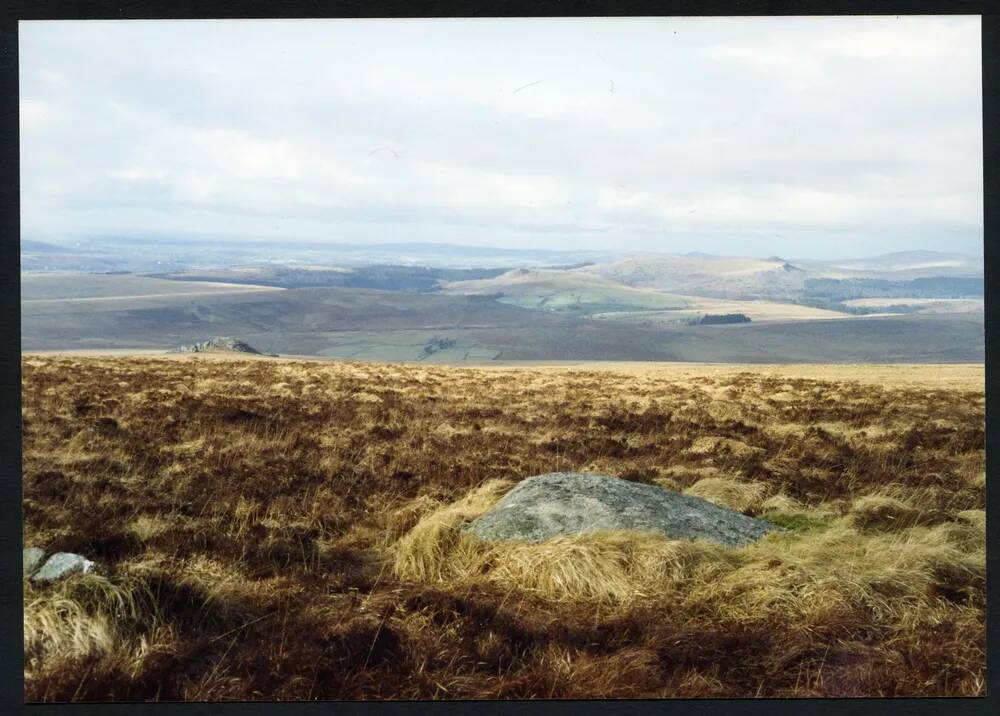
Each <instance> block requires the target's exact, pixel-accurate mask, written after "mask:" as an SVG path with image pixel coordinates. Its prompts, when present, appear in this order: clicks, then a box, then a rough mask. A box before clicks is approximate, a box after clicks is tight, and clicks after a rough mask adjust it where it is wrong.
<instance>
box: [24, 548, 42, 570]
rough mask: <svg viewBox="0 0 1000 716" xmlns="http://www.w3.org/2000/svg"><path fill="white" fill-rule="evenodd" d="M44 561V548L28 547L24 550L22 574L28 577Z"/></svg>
mask: <svg viewBox="0 0 1000 716" xmlns="http://www.w3.org/2000/svg"><path fill="white" fill-rule="evenodd" d="M44 561H45V550H44V549H42V548H41V547H28V549H26V550H24V576H25V577H30V576H31V575H32V574H34V573H35V570H37V569H38V568H39V567H41V566H42V562H44Z"/></svg>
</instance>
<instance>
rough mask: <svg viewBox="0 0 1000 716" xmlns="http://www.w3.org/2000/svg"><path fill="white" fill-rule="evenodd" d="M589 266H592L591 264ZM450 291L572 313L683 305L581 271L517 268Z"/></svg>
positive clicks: (446, 288) (445, 288)
mask: <svg viewBox="0 0 1000 716" xmlns="http://www.w3.org/2000/svg"><path fill="white" fill-rule="evenodd" d="M588 268H589V267H588ZM442 290H443V291H444V292H445V293H450V294H463V295H484V296H490V297H492V298H495V299H496V300H497V301H500V302H501V303H510V304H513V305H516V306H523V307H524V308H536V309H543V310H550V311H564V312H572V313H597V312H607V311H630V310H665V309H674V308H684V307H685V306H686V305H687V303H686V302H685V301H684V300H683V299H681V298H678V297H676V296H671V295H670V294H666V293H662V292H660V291H653V290H649V289H638V288H632V287H630V286H625V285H622V284H621V283H616V282H615V281H612V280H609V279H606V278H603V277H602V276H598V275H594V274H591V273H588V272H586V271H582V270H558V269H525V268H521V269H515V270H513V271H507V272H506V273H503V274H501V275H499V276H496V277H495V278H490V279H482V280H478V281H452V282H449V283H446V284H444V285H443V287H442Z"/></svg>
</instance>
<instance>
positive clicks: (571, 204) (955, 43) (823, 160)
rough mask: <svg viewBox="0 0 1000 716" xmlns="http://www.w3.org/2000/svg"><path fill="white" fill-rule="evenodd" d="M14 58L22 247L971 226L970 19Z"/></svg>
mask: <svg viewBox="0 0 1000 716" xmlns="http://www.w3.org/2000/svg"><path fill="white" fill-rule="evenodd" d="M20 48H21V58H20V60H21V63H20V72H21V104H20V106H21V128H22V132H21V141H22V146H21V157H22V166H21V175H22V176H21V190H22V226H23V227H24V230H25V232H37V233H39V234H42V233H45V234H60V235H63V234H76V235H81V234H83V233H86V232H87V231H114V232H115V233H125V232H131V233H134V234H135V235H137V236H141V235H142V234H143V233H146V232H149V231H151V230H153V229H154V228H162V227H170V230H173V231H197V232H203V233H205V232H207V233H211V232H212V231H214V230H218V231H220V232H229V231H231V230H233V227H237V226H246V227H250V228H249V230H252V231H255V232H258V233H259V232H269V231H271V232H275V233H274V235H273V238H274V239H275V240H280V238H282V237H283V236H287V235H289V234H288V232H289V231H292V230H294V231H295V232H298V234H299V235H301V236H315V237H327V236H329V233H330V230H331V228H330V227H331V221H335V222H336V226H337V227H338V231H350V232H353V233H352V235H350V236H340V238H341V239H342V240H355V239H357V240H369V238H377V239H378V240H382V241H385V240H394V239H395V238H401V239H405V240H411V239H417V240H438V239H442V238H445V237H451V238H452V240H454V237H458V240H460V241H462V242H465V243H497V242H501V243H509V244H512V245H523V246H537V245H541V244H544V243H547V244H549V245H552V246H573V247H579V246H583V245H588V246H593V247H597V246H601V245H602V244H606V243H607V242H609V241H615V242H618V245H619V246H626V247H627V246H633V247H635V248H637V249H642V248H648V247H650V246H651V245H652V244H651V243H650V242H655V243H656V245H659V244H660V243H662V238H661V237H663V236H668V237H671V238H670V241H669V242H668V243H670V245H671V247H672V248H673V249H676V250H693V249H698V250H705V251H712V250H725V247H728V246H731V245H732V237H733V236H737V235H742V236H743V237H744V238H745V239H746V240H747V241H748V242H749V243H748V244H747V246H746V249H745V250H746V251H747V252H750V253H759V254H763V255H768V254H772V253H775V251H774V250H772V247H771V246H769V245H768V244H767V239H766V238H754V237H755V236H758V235H759V236H765V235H767V236H773V234H774V232H773V229H775V227H778V228H780V229H781V230H782V231H785V232H787V233H795V231H799V232H800V235H801V236H802V237H804V238H803V239H802V240H803V241H808V242H813V244H811V245H806V246H804V247H803V249H802V251H800V252H799V254H800V255H807V254H810V253H814V254H824V255H826V254H837V253H843V252H844V251H848V250H850V251H853V250H854V248H853V247H855V246H857V245H858V242H857V236H858V232H867V233H866V241H865V243H864V244H863V245H864V246H865V248H866V250H867V249H870V250H871V251H879V250H894V249H897V248H917V247H919V248H933V247H934V246H938V245H939V246H941V247H946V248H954V247H956V246H961V247H963V248H964V249H965V250H971V249H974V248H975V244H976V242H977V241H978V240H979V237H980V235H981V226H982V128H981V124H980V123H981V120H980V117H981V98H980V96H979V92H980V80H981V77H980V67H979V23H978V18H969V17H950V18H948V17H908V18H903V19H901V20H896V19H895V18H894V17H884V18H880V17H859V18H852V17H837V18H742V19H741V18H719V19H711V18H702V19H694V18H666V19H645V18H630V19H618V20H616V19H604V20H600V19H568V20H556V19H539V20H517V19H512V20H468V21H463V20H452V21H430V20H426V21H409V20H401V21H280V22H257V21H240V22H221V21H220V22H209V21H198V22H180V21H176V22H139V21H130V22H128V23H124V22H86V23H73V22H60V23H43V22H35V23H22V25H21V42H20ZM651 237H656V238H655V239H653V238H651ZM691 237H695V238H691ZM915 241H919V242H922V243H920V245H919V246H916V245H913V242H915ZM838 242H842V243H843V246H840V245H839V244H838ZM852 242H853V243H852ZM907 242H909V243H907Z"/></svg>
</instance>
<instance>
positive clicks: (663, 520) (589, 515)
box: [465, 472, 781, 546]
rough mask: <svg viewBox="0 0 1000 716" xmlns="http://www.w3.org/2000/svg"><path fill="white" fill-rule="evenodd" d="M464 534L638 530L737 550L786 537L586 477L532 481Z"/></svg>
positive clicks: (767, 526)
mask: <svg viewBox="0 0 1000 716" xmlns="http://www.w3.org/2000/svg"><path fill="white" fill-rule="evenodd" d="M465 529H467V530H468V531H469V532H470V533H472V534H474V535H476V536H477V537H479V538H480V539H484V540H487V541H491V542H495V541H507V540H522V541H528V542H539V541H542V540H546V539H549V538H550V537H555V536H556V535H567V534H576V533H579V532H593V531H597V530H636V531H641V532H658V533H660V534H663V535H665V536H667V537H669V538H671V539H698V538H700V539H705V540H710V541H712V542H717V543H719V544H724V545H731V546H739V545H744V544H747V543H749V542H752V541H754V540H756V539H759V538H761V537H763V536H764V535H766V534H768V533H769V532H772V531H781V528H779V527H777V526H776V525H773V524H771V523H769V522H765V521H763V520H758V519H754V518H753V517H747V516H746V515H742V514H740V513H739V512H733V511H732V510H727V509H725V508H723V507H719V506H717V505H713V504H712V503H711V502H707V501H706V500H703V499H701V498H699V497H692V496H690V495H683V494H681V493H679V492H674V491H672V490H666V489H664V488H662V487H656V486H655V485H643V484H639V483H635V482H628V481H627V480H620V479H618V478H616V477H608V476H607V475H596V474H591V473H582V472H553V473H548V474H546V475H536V476H535V477H529V478H528V479H526V480H524V481H522V482H520V483H518V485H517V486H516V487H514V489H512V490H511V491H510V492H508V493H507V494H506V495H504V497H503V498H502V499H501V500H500V501H499V502H498V503H497V504H496V505H494V506H493V507H492V508H491V509H490V510H488V511H487V512H485V513H484V514H482V515H480V516H479V517H478V518H476V519H475V520H473V521H472V522H470V523H469V524H468V525H466V527H465Z"/></svg>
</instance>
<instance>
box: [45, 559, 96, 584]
mask: <svg viewBox="0 0 1000 716" xmlns="http://www.w3.org/2000/svg"><path fill="white" fill-rule="evenodd" d="M94 567H95V565H94V563H93V562H91V561H90V560H89V559H87V558H85V557H81V556H80V555H78V554H73V553H72V552H56V553H55V554H54V555H52V556H51V557H49V558H48V559H47V560H46V561H45V564H43V565H42V568H41V569H39V570H38V571H37V572H35V574H34V575H33V576H32V577H31V581H32V582H55V581H56V580H59V579H63V578H64V577H68V576H70V575H71V574H76V573H78V572H82V573H84V574H86V573H87V572H90V571H91V570H93V568H94Z"/></svg>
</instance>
